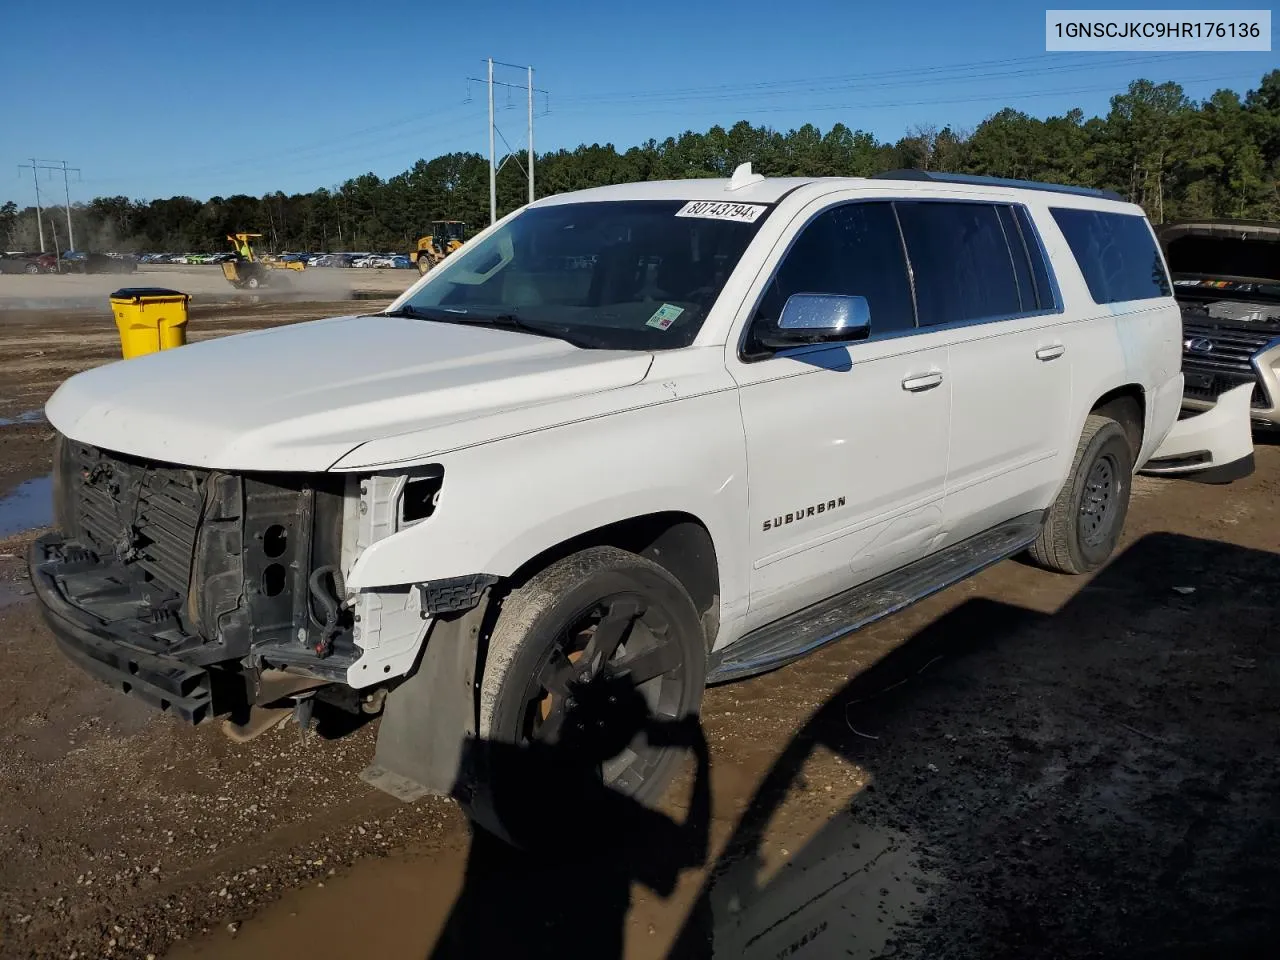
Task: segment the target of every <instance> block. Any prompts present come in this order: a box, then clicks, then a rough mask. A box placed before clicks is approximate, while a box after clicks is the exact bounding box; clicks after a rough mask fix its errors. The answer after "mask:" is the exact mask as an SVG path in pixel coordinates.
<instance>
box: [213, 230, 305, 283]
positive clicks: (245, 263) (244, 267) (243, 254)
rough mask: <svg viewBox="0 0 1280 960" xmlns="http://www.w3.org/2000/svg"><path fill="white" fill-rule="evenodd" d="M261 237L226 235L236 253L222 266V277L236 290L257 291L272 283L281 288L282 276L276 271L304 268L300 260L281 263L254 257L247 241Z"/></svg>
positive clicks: (252, 234)
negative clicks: (234, 256) (232, 258)
mask: <svg viewBox="0 0 1280 960" xmlns="http://www.w3.org/2000/svg"><path fill="white" fill-rule="evenodd" d="M261 236H262V234H260V233H229V234H227V239H228V240H230V241H231V248H232V249H233V250H235V252H236V258H235V259H234V260H227V261H225V262H224V263H223V264H222V275H223V276H224V277H226V278H227V280H228V281H230V283H231V285H232V286H233V287H235V288H236V289H237V290H257V289H258V288H259V287H265V286H269V285H271V284H272V283H273V282H274V284H275V285H276V286H282V285H283V284H281V283H280V281H281V280H283V279H284V274H279V273H277V271H280V270H302V269H305V267H306V264H305V263H303V262H302V261H300V260H294V261H289V262H283V261H280V260H275V259H272V260H266V259H264V258H262V257H258V256H256V255H255V254H254V252H253V245H252V244H250V243H249V241H250V240H257V239H258V238H259V237H261ZM273 274H274V275H275V276H274V279H273Z"/></svg>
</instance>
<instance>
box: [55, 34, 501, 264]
mask: <svg viewBox="0 0 1280 960" xmlns="http://www.w3.org/2000/svg"><path fill="white" fill-rule="evenodd" d="M494 131H495V127H494V125H493V57H490V58H489V226H493V225H494V224H495V223H497V222H498V168H497V167H495V166H494V156H493V154H494V145H493V134H494ZM41 249H43V248H41Z"/></svg>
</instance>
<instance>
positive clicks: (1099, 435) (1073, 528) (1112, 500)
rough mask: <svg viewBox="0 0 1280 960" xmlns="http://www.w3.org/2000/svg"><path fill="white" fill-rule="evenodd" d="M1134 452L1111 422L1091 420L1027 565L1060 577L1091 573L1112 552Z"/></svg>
mask: <svg viewBox="0 0 1280 960" xmlns="http://www.w3.org/2000/svg"><path fill="white" fill-rule="evenodd" d="M1132 479H1133V448H1132V447H1131V446H1130V445H1129V437H1128V435H1127V434H1126V433H1125V429H1124V427H1122V426H1121V425H1120V424H1119V423H1117V422H1116V421H1115V420H1112V419H1111V418H1110V417H1107V416H1102V415H1100V414H1090V415H1089V417H1088V419H1086V420H1085V422H1084V432H1083V433H1082V434H1081V436H1080V443H1079V445H1078V446H1077V447H1076V455H1075V459H1074V460H1073V461H1072V463H1071V472H1070V474H1069V475H1068V476H1067V482H1066V483H1065V484H1064V485H1063V487H1062V491H1061V492H1060V493H1059V494H1058V499H1057V500H1055V501H1054V503H1053V506H1052V507H1050V508H1049V517H1048V519H1047V520H1046V521H1045V525H1044V529H1043V530H1041V531H1040V536H1039V537H1038V538H1037V539H1036V542H1035V543H1034V544H1032V545H1031V549H1030V551H1029V552H1030V555H1031V559H1032V560H1034V561H1035V562H1036V563H1037V564H1039V565H1040V566H1042V567H1044V568H1045V569H1047V570H1055V571H1057V572H1059V573H1071V574H1079V573H1090V572H1092V571H1094V570H1097V569H1098V568H1099V567H1101V566H1102V565H1103V564H1104V563H1106V561H1107V558H1108V557H1110V556H1111V553H1112V551H1114V550H1115V547H1116V542H1117V541H1118V540H1119V539H1120V534H1121V532H1122V531H1123V530H1124V521H1125V517H1126V516H1127V515H1128V513H1129V491H1130V487H1131V485H1132Z"/></svg>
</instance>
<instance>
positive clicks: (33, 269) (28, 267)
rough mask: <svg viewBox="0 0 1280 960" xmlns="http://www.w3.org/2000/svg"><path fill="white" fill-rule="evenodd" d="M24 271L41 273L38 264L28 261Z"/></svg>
mask: <svg viewBox="0 0 1280 960" xmlns="http://www.w3.org/2000/svg"><path fill="white" fill-rule="evenodd" d="M22 272H23V273H39V272H40V268H39V267H38V266H36V265H35V264H34V263H28V264H27V265H26V267H24V268H23V271H22Z"/></svg>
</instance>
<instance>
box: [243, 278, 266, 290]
mask: <svg viewBox="0 0 1280 960" xmlns="http://www.w3.org/2000/svg"><path fill="white" fill-rule="evenodd" d="M244 285H245V286H246V287H248V288H249V289H250V290H257V289H258V287H260V286H261V285H262V282H261V281H260V280H259V279H258V278H257V277H250V278H249V279H248V280H246V281H245V282H244Z"/></svg>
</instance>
